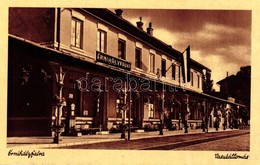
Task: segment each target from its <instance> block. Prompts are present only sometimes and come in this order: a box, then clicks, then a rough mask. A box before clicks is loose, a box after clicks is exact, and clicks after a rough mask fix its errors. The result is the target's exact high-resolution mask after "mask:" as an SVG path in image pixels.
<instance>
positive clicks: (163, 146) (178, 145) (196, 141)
mask: <svg viewBox="0 0 260 165" xmlns="http://www.w3.org/2000/svg"><path fill="white" fill-rule="evenodd" d="M245 134H249V132H243V133H235V134H229V135H220V136H215V137H203V138H197V139H191V140H186V141H180V142H175V143H170V144H169V143H161V144H159V145H154V146H150V147H144V148H139V149H138V150H172V149H175V148H181V147H186V146H190V145H195V144H200V143H206V142H211V141H215V140H220V139H226V138H232V137H236V136H241V135H245Z"/></svg>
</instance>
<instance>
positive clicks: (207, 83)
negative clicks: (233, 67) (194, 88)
mask: <svg viewBox="0 0 260 165" xmlns="http://www.w3.org/2000/svg"><path fill="white" fill-rule="evenodd" d="M212 87H213V80H211V73H210V72H208V71H207V72H206V75H203V85H202V90H203V92H204V93H207V94H211V93H212V92H214V89H212Z"/></svg>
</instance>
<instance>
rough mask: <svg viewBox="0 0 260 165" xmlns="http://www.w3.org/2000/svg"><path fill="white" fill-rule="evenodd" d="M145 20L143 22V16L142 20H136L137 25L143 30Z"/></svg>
mask: <svg viewBox="0 0 260 165" xmlns="http://www.w3.org/2000/svg"><path fill="white" fill-rule="evenodd" d="M143 24H144V23H143V22H142V17H140V21H139V22H136V25H137V27H138V28H139V29H141V30H143Z"/></svg>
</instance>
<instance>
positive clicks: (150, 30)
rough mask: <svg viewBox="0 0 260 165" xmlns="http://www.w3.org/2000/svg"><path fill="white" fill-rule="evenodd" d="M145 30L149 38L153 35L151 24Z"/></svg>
mask: <svg viewBox="0 0 260 165" xmlns="http://www.w3.org/2000/svg"><path fill="white" fill-rule="evenodd" d="M146 30H147V33H148V34H150V35H151V36H152V35H153V28H152V22H150V23H149V27H148V28H147V29H146Z"/></svg>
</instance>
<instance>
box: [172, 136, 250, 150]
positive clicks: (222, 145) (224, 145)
mask: <svg viewBox="0 0 260 165" xmlns="http://www.w3.org/2000/svg"><path fill="white" fill-rule="evenodd" d="M249 139H250V138H249V134H246V135H241V136H237V137H232V138H227V139H223V140H216V141H213V142H207V143H202V144H196V145H191V146H187V147H181V148H176V149H174V150H190V151H192V150H199V151H249V148H250V147H249V146H250V143H249Z"/></svg>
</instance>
